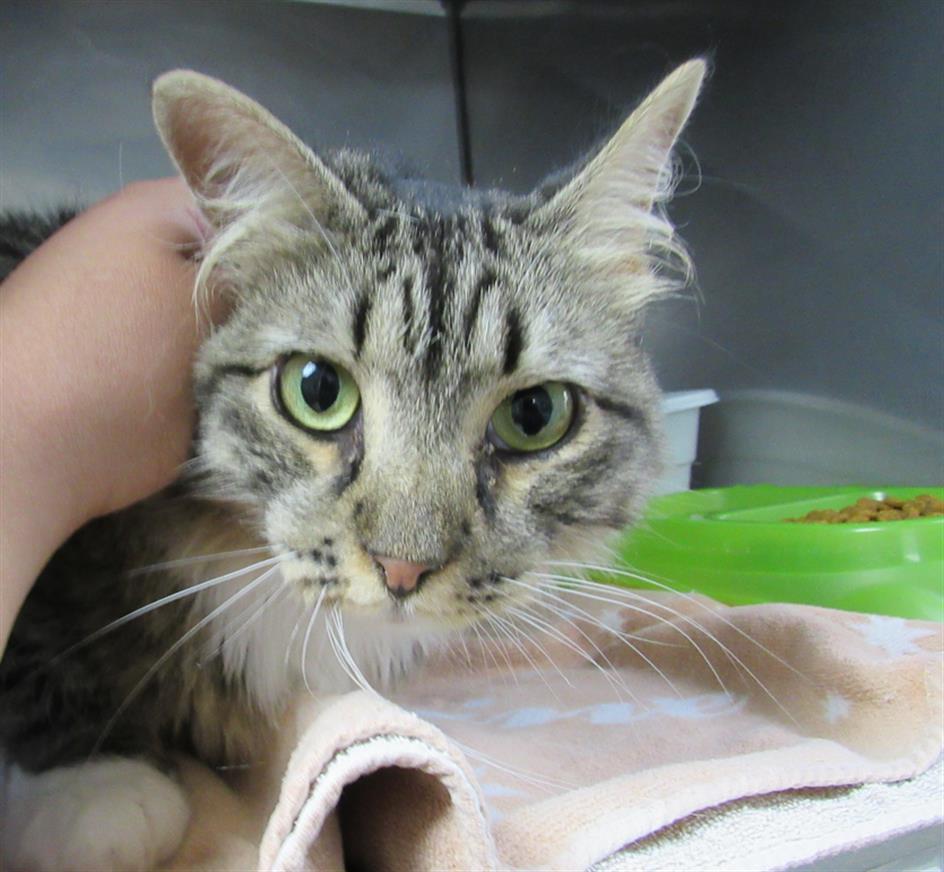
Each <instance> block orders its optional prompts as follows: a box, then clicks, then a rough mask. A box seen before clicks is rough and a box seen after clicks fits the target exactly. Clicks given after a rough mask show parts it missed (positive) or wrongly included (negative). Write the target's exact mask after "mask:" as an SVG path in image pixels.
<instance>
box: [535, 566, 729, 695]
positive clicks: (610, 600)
mask: <svg viewBox="0 0 944 872" xmlns="http://www.w3.org/2000/svg"><path fill="white" fill-rule="evenodd" d="M533 574H534V575H535V576H536V577H538V578H540V579H542V580H543V581H546V582H548V583H549V586H550V587H553V588H554V589H555V590H559V591H561V592H565V593H569V594H570V595H571V596H576V597H580V598H581V599H588V600H592V601H593V602H601V603H607V604H609V605H613V606H619V607H620V608H624V609H629V610H630V611H634V612H637V613H640V614H644V615H647V616H649V617H651V618H652V619H653V620H655V621H658V622H659V623H660V624H662V625H664V626H667V627H670V628H671V629H672V630H674V631H675V632H676V633H678V634H679V635H681V636H683V637H684V638H685V639H686V641H687V642H688V643H689V645H691V646H692V648H694V649H695V650H696V651H697V652H698V655H699V656H700V657H701V659H702V660H703V661H704V662H705V665H706V666H707V667H708V669H709V670H710V671H711V674H712V675H713V676H714V678H715V681H717V682H718V686H719V687H720V688H721V690H722V691H723V692H724V694H725V696H727V697H729V698H730V697H731V693H730V692H729V691H728V688H727V686H726V685H725V683H724V680H723V679H722V678H721V674H720V673H719V672H718V670H717V668H716V667H715V665H714V663H712V661H711V658H710V657H709V656H708V655H707V654H706V653H705V652H704V650H703V649H702V647H701V646H700V645H699V644H698V643H697V642H696V641H695V640H694V639H693V638H692V636H691V635H690V634H688V633H686V632H685V630H683V629H682V628H681V627H680V626H678V625H677V624H674V623H672V622H671V621H669V620H667V619H666V618H665V617H663V616H662V615H658V614H656V613H655V612H652V611H649V610H648V609H645V608H642V607H641V606H638V605H636V604H635V603H628V602H626V601H625V600H623V599H618V598H614V597H608V596H604V595H603V594H601V593H596V592H594V593H590V592H588V591H587V590H585V589H583V588H582V587H581V586H580V582H581V579H576V578H571V577H569V576H566V575H547V574H544V573H533ZM626 593H627V594H628V592H626ZM636 599H639V600H642V601H643V602H644V603H646V605H651V606H653V607H654V608H661V609H663V610H664V611H667V612H669V614H671V615H673V616H674V617H677V618H678V619H679V620H681V621H684V622H685V623H686V624H690V625H691V626H693V627H694V628H695V629H696V630H699V631H701V632H702V633H704V634H705V636H706V637H707V638H709V639H711V641H712V642H714V643H715V644H716V645H718V646H719V647H720V648H721V649H722V651H724V652H726V653H727V654H728V656H729V658H730V657H731V655H730V652H728V651H727V648H726V647H725V646H724V645H723V644H722V643H721V642H719V641H718V640H717V639H716V638H715V637H714V636H713V635H712V634H711V633H710V632H708V630H707V629H706V628H705V627H703V626H702V625H701V624H699V623H698V622H697V621H695V620H693V619H692V618H690V617H688V616H687V615H683V614H681V612H678V611H676V610H675V609H673V608H671V607H670V606H667V605H665V604H664V603H654V602H652V601H651V600H648V599H646V598H645V597H644V596H642V595H637V596H636ZM636 650H637V651H638V649H636ZM639 653H640V655H641V656H643V657H645V655H644V654H642V652H639ZM645 659H646V662H647V663H648V664H649V665H650V666H652V667H653V669H656V671H657V672H659V674H660V675H661V676H662V677H663V678H664V679H665V680H666V681H667V682H668V684H669V686H670V687H673V688H674V685H673V684H672V682H671V681H669V679H668V678H666V676H665V673H663V672H662V671H661V670H659V669H658V667H656V665H655V664H654V663H653V662H652V660H651V659H650V658H648V657H645ZM732 662H733V660H732ZM675 692H676V693H679V691H678V690H676V691H675ZM680 695H681V694H680Z"/></svg>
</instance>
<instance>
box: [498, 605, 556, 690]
mask: <svg viewBox="0 0 944 872" xmlns="http://www.w3.org/2000/svg"><path fill="white" fill-rule="evenodd" d="M480 608H481V607H480ZM482 613H484V614H485V615H488V616H489V617H491V619H492V620H493V621H495V623H496V624H497V625H498V626H499V627H503V628H504V631H505V635H506V636H507V637H508V638H509V639H510V640H511V642H512V644H514V646H515V647H516V648H517V649H518V650H519V651H520V652H521V655H522V657H524V658H525V660H527V661H528V665H530V667H531V668H532V669H533V670H534V671H535V672H536V673H537V674H538V677H539V678H540V679H541V681H543V682H544V686H545V687H546V688H547V689H548V691H549V692H550V694H551V696H553V697H554V699H555V700H557V702H561V698H560V695H559V694H558V693H557V691H556V690H554V687H553V686H552V685H551V683H550V682H549V681H548V680H547V676H546V675H545V674H544V670H543V669H541V667H540V666H538V664H537V662H536V661H535V659H534V658H533V657H532V656H531V653H530V652H529V651H528V649H527V648H526V647H525V646H524V645H522V644H521V642H520V641H519V637H521V636H523V637H524V639H525V640H526V641H527V642H528V643H530V644H532V645H534V646H535V647H536V648H538V650H540V651H541V653H542V654H543V655H544V657H545V659H546V660H547V662H548V663H550V664H551V665H552V666H553V667H554V668H555V669H557V672H558V673H560V676H561V678H563V679H564V681H565V682H567V677H566V676H565V675H564V673H563V672H561V671H560V669H559V668H558V667H557V664H556V663H554V662H553V661H552V660H551V657H550V655H549V654H548V653H547V651H546V650H545V649H544V648H543V647H542V646H541V645H540V644H538V643H536V642H535V641H534V640H533V639H532V638H531V637H530V636H529V635H528V634H527V633H525V632H524V630H522V629H521V627H518V626H516V625H515V624H514V623H513V622H512V621H509V620H508V619H507V618H504V617H502V616H501V615H498V614H495V613H491V612H488V611H486V610H484V609H482Z"/></svg>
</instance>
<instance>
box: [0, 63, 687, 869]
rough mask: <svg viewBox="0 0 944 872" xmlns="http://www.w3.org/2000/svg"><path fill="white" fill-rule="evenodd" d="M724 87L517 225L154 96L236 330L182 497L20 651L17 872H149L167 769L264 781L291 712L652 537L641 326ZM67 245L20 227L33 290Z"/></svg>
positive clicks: (217, 359) (70, 588) (201, 366)
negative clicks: (598, 544) (541, 584)
mask: <svg viewBox="0 0 944 872" xmlns="http://www.w3.org/2000/svg"><path fill="white" fill-rule="evenodd" d="M704 73H705V66H704V64H703V63H702V62H701V61H697V60H696V61H692V62H689V63H687V64H685V65H683V66H682V67H680V68H679V69H677V70H676V71H675V72H674V73H672V74H671V75H670V76H669V77H668V78H667V79H666V80H665V81H664V82H663V83H662V84H661V85H660V86H659V87H658V88H657V89H656V90H655V91H654V92H653V93H652V94H651V95H650V96H649V97H648V98H647V99H646V100H645V101H644V102H643V103H642V105H641V106H640V108H639V109H637V110H636V111H635V112H634V113H633V114H632V115H631V117H630V118H629V119H628V120H627V121H626V122H625V123H624V124H623V126H622V127H621V128H620V129H619V131H618V132H617V133H616V135H615V136H614V137H613V138H612V139H611V140H610V141H609V142H607V143H606V144H605V145H604V146H603V147H602V148H601V149H600V150H599V151H597V152H596V153H595V154H594V155H593V156H591V158H590V159H588V160H587V161H586V162H584V163H583V164H582V166H581V167H580V168H578V170H577V171H575V172H573V173H571V174H569V176H567V177H563V176H562V177H559V178H558V179H557V180H556V181H555V182H554V183H553V184H548V185H546V186H544V187H542V188H541V189H539V190H537V191H535V192H534V193H533V194H531V195H530V196H527V197H517V196H512V195H508V194H503V193H499V192H495V191H484V192H479V191H461V192H455V193H454V194H452V195H450V196H448V197H445V196H442V195H441V194H438V193H433V188H432V187H431V186H428V185H426V186H424V185H421V184H419V183H416V182H411V181H409V180H404V179H401V178H396V177H394V176H392V175H390V174H388V173H386V172H385V171H384V170H383V169H381V168H380V165H379V164H377V163H376V162H373V161H372V160H371V159H370V158H369V157H367V156H366V155H364V154H360V153H356V152H353V151H341V152H337V153H332V154H315V153H314V152H312V151H311V150H310V149H309V148H308V147H306V146H305V145H303V144H302V143H301V142H300V141H299V140H298V139H297V138H296V137H295V136H294V135H293V134H292V133H291V132H290V131H289V130H288V129H287V128H286V127H284V126H283V125H282V124H281V123H280V122H278V121H277V120H276V119H275V118H273V117H272V116H271V115H270V114H268V113H267V112H266V111H265V110H264V109H262V108H261V107H260V106H258V105H257V104H256V103H254V102H253V101H251V100H250V99H248V98H247V97H245V96H243V95H242V94H240V93H238V92H237V91H235V90H233V89H231V88H229V87H228V86H226V85H224V84H222V83H220V82H218V81H215V80H213V79H210V78H207V77H205V76H202V75H199V74H197V73H193V72H187V71H176V72H171V73H168V74H166V75H164V76H162V77H161V78H160V79H158V81H157V83H156V85H155V88H154V115H155V119H156V123H157V127H158V130H159V132H160V135H161V137H162V138H163V141H164V143H165V144H166V146H167V148H168V150H169V152H170V154H171V156H172V157H173V159H174V161H175V162H176V164H177V166H178V167H179V169H180V171H181V173H182V174H183V176H184V177H185V179H186V180H187V182H188V183H189V185H190V187H191V189H192V190H193V193H194V195H195V197H196V200H197V203H198V204H199V207H200V209H201V210H202V213H203V215H204V216H205V217H206V219H207V222H208V225H209V227H210V228H211V232H210V233H209V236H208V241H207V243H206V245H205V248H204V250H203V252H202V254H201V259H200V268H199V273H198V279H197V286H196V294H197V297H198V300H202V301H205V300H206V298H207V297H208V295H211V294H220V295H225V296H226V297H227V298H228V300H229V304H230V314H229V316H228V318H227V320H226V321H225V323H224V324H222V325H221V326H219V327H218V328H217V329H215V331H214V332H213V333H212V334H211V335H210V337H209V338H208V339H207V340H206V341H205V343H204V344H203V346H202V348H201V350H200V353H199V356H198V360H197V363H196V402H197V405H198V409H199V431H198V434H197V437H196V441H195V444H194V452H193V458H192V460H191V461H190V462H189V463H188V464H187V467H186V469H185V470H184V472H183V474H182V476H181V478H180V479H179V481H178V482H177V483H176V484H175V485H174V486H172V487H171V488H170V489H168V490H167V491H165V492H163V493H161V494H159V495H157V496H155V497H153V498H151V499H149V500H147V501H145V502H143V503H140V504H138V505H137V506H134V507H133V508H131V509H129V510H126V511H123V512H120V513H118V514H115V515H112V516H109V517H105V518H101V519H99V520H96V521H94V522H93V523H91V524H89V525H87V526H86V527H84V528H83V529H82V530H80V531H79V532H78V533H77V534H76V535H75V536H74V537H73V538H72V539H71V540H70V541H69V542H67V543H66V545H65V546H63V548H62V549H61V550H60V551H59V552H58V553H57V554H56V555H55V557H54V558H53V560H52V561H51V563H50V564H49V566H48V567H47V568H46V570H45V571H44V572H43V574H42V576H41V577H40V578H39V580H38V581H37V583H36V585H35V588H34V590H33V591H32V593H31V595H30V596H29V598H28V600H27V602H26V604H25V606H24V607H23V610H22V612H21V613H20V615H19V618H18V620H17V622H16V625H15V627H14V629H13V633H12V636H11V639H10V643H9V647H8V649H7V651H6V655H5V657H4V659H3V661H2V664H0V743H2V747H3V750H4V754H5V757H6V761H7V796H6V802H5V806H6V807H5V824H6V828H5V832H4V834H3V854H4V860H5V861H6V863H7V864H8V865H7V867H6V868H11V869H20V868H23V869H61V868H88V869H103V868H109V867H110V868H122V869H124V868H146V867H150V866H152V865H153V864H155V863H157V862H159V861H160V860H161V859H162V858H164V857H166V856H167V855H168V854H170V853H172V852H173V850H174V849H175V847H176V846H177V844H178V843H179V841H180V839H181V837H182V834H183V832H184V830H185V828H186V825H187V820H188V815H189V811H188V805H187V800H186V797H185V795H184V793H183V791H182V790H181V788H180V787H179V785H178V783H177V782H176V781H175V779H174V775H173V770H172V767H171V766H170V764H169V762H168V760H169V757H168V752H169V751H175V750H184V751H187V752H190V753H192V754H195V755H196V756H197V757H199V758H200V759H201V760H203V761H205V762H206V763H208V764H210V765H223V764H230V765H232V764H240V763H242V762H245V761H250V760H252V759H253V758H254V757H255V756H256V755H258V754H259V753H260V751H261V749H263V748H265V746H266V745H267V743H269V742H270V741H271V735H272V733H271V731H272V730H273V729H275V727H274V725H275V724H276V723H277V721H278V716H279V714H280V712H281V711H283V709H284V708H285V706H286V705H287V703H288V701H289V700H290V699H291V698H292V697H293V695H294V694H297V693H298V692H299V691H300V690H301V691H304V690H305V689H306V688H307V690H308V691H309V692H312V693H315V694H328V693H334V692H339V691H343V690H345V689H349V688H350V687H351V686H352V684H351V678H350V675H351V673H353V674H354V678H355V679H356V680H357V681H359V682H360V681H367V682H370V683H371V684H374V685H376V686H384V685H386V684H388V683H389V682H390V681H391V680H392V679H394V678H395V677H396V676H397V675H398V674H400V673H402V672H403V671H404V670H407V669H409V668H410V666H411V664H412V663H414V662H415V660H416V659H417V658H418V657H419V656H421V654H422V652H423V650H424V649H427V648H429V647H431V646H434V645H437V644H440V643H443V642H447V641H449V640H450V638H452V637H454V636H455V635H456V634H457V633H461V632H462V631H463V629H464V628H465V629H467V628H469V627H471V626H472V625H473V624H475V622H477V621H480V620H481V619H482V616H483V615H486V614H489V613H491V612H497V613H501V612H502V610H503V609H505V608H507V607H508V605H509V604H519V605H520V604H522V603H524V602H526V601H527V600H528V599H529V598H533V597H534V593H533V592H529V588H528V587H525V586H522V585H516V584H514V582H515V581H516V580H518V579H520V578H521V577H522V576H527V574H528V573H529V572H532V571H534V570H536V569H537V568H539V567H540V566H541V565H542V564H543V563H544V562H545V561H547V560H549V559H552V558H554V557H561V556H565V557H573V556H574V555H575V554H576V553H578V552H579V551H581V549H584V548H585V547H586V543H587V542H588V541H590V540H596V539H599V538H600V536H601V535H602V534H603V533H605V532H607V531H610V530H612V529H614V528H619V527H622V526H623V525H625V524H627V523H630V522H632V521H633V519H634V518H635V517H636V516H637V514H638V512H639V510H640V508H641V506H642V504H643V502H644V500H645V498H646V496H647V493H648V489H649V487H650V485H651V483H652V482H653V479H654V477H655V476H656V474H657V472H658V468H659V460H658V455H659V442H660V440H659V427H660V424H659V394H658V389H657V386H656V383H655V380H654V378H653V375H652V372H651V369H650V366H649V364H648V363H647V361H646V358H645V356H644V354H643V352H642V351H641V349H640V347H639V342H638V340H639V331H640V318H641V310H642V308H643V306H644V305H645V304H646V303H647V302H648V301H650V300H652V299H653V298H656V297H658V296H659V295H660V294H661V293H663V291H665V290H666V289H667V288H669V287H671V286H672V281H671V275H670V272H669V270H668V269H667V268H666V267H667V266H672V265H673V264H674V265H676V266H677V265H681V266H682V267H685V266H686V265H687V261H686V260H685V255H684V251H683V249H682V248H681V246H680V245H679V243H678V242H677V240H676V238H675V235H674V232H673V228H672V226H671V225H670V224H669V222H668V221H667V220H666V218H665V216H664V214H663V212H662V211H661V210H660V204H661V203H662V202H663V201H664V200H665V199H666V197H667V195H668V193H669V190H670V188H671V182H672V175H673V174H672V160H671V151H672V147H673V145H674V143H675V140H676V138H677V136H678V134H679V132H680V130H681V129H682V127H683V126H684V124H685V122H686V120H687V119H688V116H689V113H690V112H691V110H692V107H693V105H694V102H695V100H696V97H697V94H698V91H699V88H700V86H701V83H702V79H703V77H704ZM67 217H68V216H67V215H65V214H64V215H62V216H60V217H59V219H58V220H60V221H61V220H65V219H66V218H67ZM55 223H56V222H55V221H53V222H52V223H51V224H50V225H49V226H48V227H37V225H35V224H31V223H30V222H20V224H19V225H16V226H14V225H13V224H11V223H10V222H7V224H6V226H5V230H4V233H3V236H4V240H5V243H6V245H5V247H6V249H7V250H8V251H9V250H10V249H11V247H12V248H13V249H14V252H15V256H14V257H13V260H15V259H16V257H18V256H25V254H26V253H27V252H28V251H29V249H30V248H32V247H34V246H35V245H36V244H38V242H39V241H40V240H41V239H42V237H43V236H45V235H47V234H48V232H50V231H51V230H52V229H53V227H54V225H55ZM17 252H18V253H17ZM11 265H12V264H7V269H9V267H10V266H11ZM343 649H346V650H347V651H349V653H350V661H353V663H354V664H356V667H352V665H351V662H350V661H349V660H347V659H346V658H343V657H339V656H336V654H335V652H336V650H343ZM358 670H359V673H358ZM142 809H143V811H144V814H143V815H142V814H141V810H142Z"/></svg>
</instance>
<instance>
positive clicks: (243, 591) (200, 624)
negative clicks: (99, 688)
mask: <svg viewBox="0 0 944 872" xmlns="http://www.w3.org/2000/svg"><path fill="white" fill-rule="evenodd" d="M278 569H279V568H278V567H277V566H273V567H272V568H271V569H268V570H266V571H265V572H263V573H262V575H260V576H258V578H255V579H253V581H251V582H250V583H249V584H247V585H246V586H245V587H243V588H240V589H239V590H238V591H236V593H234V594H233V595H232V596H230V597H229V598H227V599H226V600H225V601H224V602H223V603H222V605H219V606H217V607H216V608H215V609H213V611H211V612H210V613H209V614H207V615H206V616H205V617H204V618H202V619H201V620H199V621H197V623H196V624H194V625H193V626H192V627H191V628H190V629H189V630H187V632H186V633H184V634H183V635H182V636H181V637H180V638H179V639H178V640H177V641H176V642H174V644H173V645H171V646H170V648H168V649H167V650H166V651H165V652H164V653H163V654H162V655H161V656H160V657H159V658H158V659H157V660H156V661H155V662H154V664H153V665H152V666H151V667H150V668H149V669H148V670H147V671H146V672H145V673H144V675H143V676H142V677H141V679H140V680H139V681H138V683H137V684H135V686H134V687H132V688H131V690H130V691H129V692H128V694H127V695H126V696H125V698H124V700H123V701H122V703H121V705H119V706H118V709H117V711H115V713H114V714H113V715H112V716H111V718H110V719H109V720H108V723H106V724H105V728H104V729H103V730H102V733H101V735H100V736H99V737H98V740H97V741H96V742H95V745H94V746H93V747H92V750H91V751H90V752H89V757H94V756H95V754H97V753H98V751H99V750H100V749H101V746H102V743H103V742H104V741H105V739H106V738H107V737H108V734H109V733H110V732H111V731H112V728H113V727H114V726H115V724H116V723H117V722H118V719H119V718H120V717H121V716H122V715H123V714H124V713H125V711H126V710H127V708H128V706H129V705H131V703H132V702H133V701H134V700H135V699H136V698H137V696H138V694H139V693H140V692H141V691H142V690H143V689H144V687H145V685H146V684H147V683H148V682H149V681H150V680H151V679H152V678H153V677H154V676H155V675H156V674H157V672H158V670H159V669H160V668H161V667H162V666H163V665H164V664H165V663H166V662H167V661H168V660H169V659H170V658H171V657H172V656H173V655H174V654H175V653H176V652H177V651H178V650H180V648H181V646H183V645H185V644H186V643H187V642H188V641H189V640H190V639H192V638H193V637H194V636H195V635H196V634H197V633H199V632H200V630H202V629H203V628H204V627H205V626H206V625H207V624H209V623H210V622H211V621H212V620H213V619H214V618H216V617H217V616H219V615H220V614H221V613H222V612H224V611H225V610H226V609H228V608H229V607H230V606H231V605H233V603H235V602H236V601H237V600H240V599H242V598H243V597H244V596H246V595H248V594H249V593H251V592H252V591H253V590H255V589H256V588H257V587H259V585H261V584H262V583H263V582H264V581H265V580H266V579H267V578H269V576H271V575H272V574H273V573H275V572H278Z"/></svg>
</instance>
